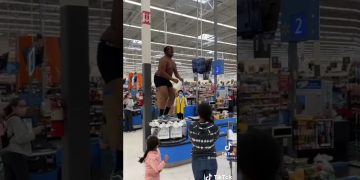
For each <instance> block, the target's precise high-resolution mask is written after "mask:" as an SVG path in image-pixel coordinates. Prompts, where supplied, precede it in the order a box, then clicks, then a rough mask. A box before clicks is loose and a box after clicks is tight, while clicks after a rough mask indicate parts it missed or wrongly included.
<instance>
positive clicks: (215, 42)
mask: <svg viewBox="0 0 360 180" xmlns="http://www.w3.org/2000/svg"><path fill="white" fill-rule="evenodd" d="M217 24H218V23H217V0H214V61H216V60H217V59H218V47H217V42H218V37H217ZM214 83H215V88H216V89H215V93H216V91H217V75H214Z"/></svg>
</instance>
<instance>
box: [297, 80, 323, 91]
mask: <svg viewBox="0 0 360 180" xmlns="http://www.w3.org/2000/svg"><path fill="white" fill-rule="evenodd" d="M296 89H321V80H300V81H297V82H296Z"/></svg>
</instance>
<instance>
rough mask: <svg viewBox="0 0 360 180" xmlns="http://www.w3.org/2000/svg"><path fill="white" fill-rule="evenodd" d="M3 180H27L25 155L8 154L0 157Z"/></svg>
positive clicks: (27, 171) (27, 169) (27, 168)
mask: <svg viewBox="0 0 360 180" xmlns="http://www.w3.org/2000/svg"><path fill="white" fill-rule="evenodd" d="M2 160H3V163H4V171H5V180H29V179H30V175H29V167H28V165H29V164H28V163H29V162H28V158H27V157H26V156H25V155H22V154H18V153H13V152H8V153H5V154H4V155H2Z"/></svg>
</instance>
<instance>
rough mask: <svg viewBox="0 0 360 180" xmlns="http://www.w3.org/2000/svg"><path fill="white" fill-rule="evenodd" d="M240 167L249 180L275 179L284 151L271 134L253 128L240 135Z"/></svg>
mask: <svg viewBox="0 0 360 180" xmlns="http://www.w3.org/2000/svg"><path fill="white" fill-rule="evenodd" d="M237 162H238V168H239V170H240V171H238V172H240V173H242V176H244V177H245V178H246V179H249V180H264V179H266V180H275V179H276V177H277V175H278V173H279V170H280V165H281V163H282V152H281V148H280V146H279V145H278V143H277V142H276V141H275V139H273V138H272V137H271V136H270V135H268V134H265V133H263V132H261V131H258V130H251V131H249V132H248V133H247V134H244V135H242V136H240V138H239V142H238V161H237Z"/></svg>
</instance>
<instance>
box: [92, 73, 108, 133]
mask: <svg viewBox="0 0 360 180" xmlns="http://www.w3.org/2000/svg"><path fill="white" fill-rule="evenodd" d="M89 90H90V94H89V95H90V118H91V122H90V135H91V136H92V137H98V136H100V135H101V126H102V125H103V122H104V115H103V96H102V94H103V88H102V84H101V80H98V79H95V78H91V80H90V83H89Z"/></svg>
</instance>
